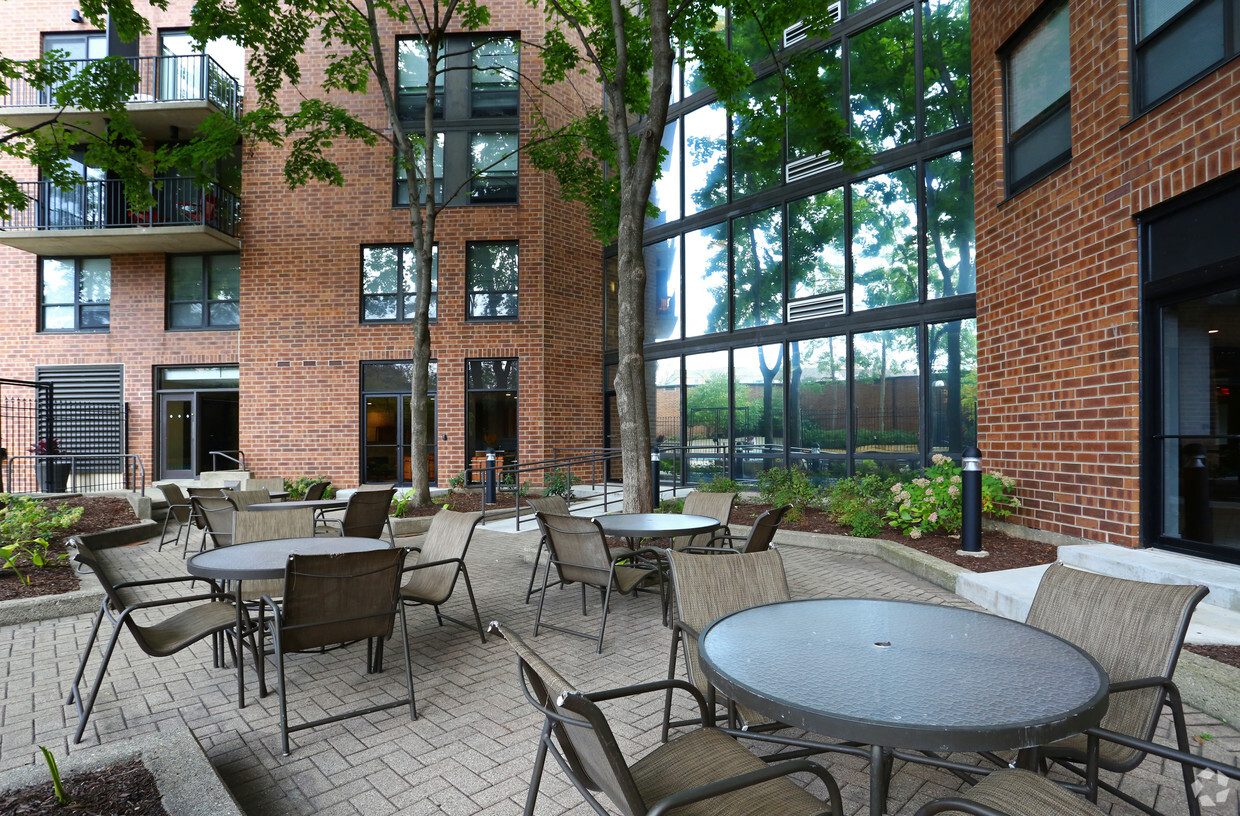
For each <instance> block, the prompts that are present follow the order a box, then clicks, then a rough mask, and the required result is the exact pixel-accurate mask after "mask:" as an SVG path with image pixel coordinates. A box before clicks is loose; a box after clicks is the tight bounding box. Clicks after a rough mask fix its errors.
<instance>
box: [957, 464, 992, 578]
mask: <svg viewBox="0 0 1240 816" xmlns="http://www.w3.org/2000/svg"><path fill="white" fill-rule="evenodd" d="M961 469H962V470H963V473H961V475H960V480H961V485H960V501H961V508H960V510H961V525H960V550H959V553H960V554H961V555H973V556H976V557H978V558H982V557H985V556H987V555H990V553H988V552H986V551H985V550H983V549H982V452H981V451H980V450H978V449H977V448H975V447H969V448H965V449H964V452H963V454H962V456H961Z"/></svg>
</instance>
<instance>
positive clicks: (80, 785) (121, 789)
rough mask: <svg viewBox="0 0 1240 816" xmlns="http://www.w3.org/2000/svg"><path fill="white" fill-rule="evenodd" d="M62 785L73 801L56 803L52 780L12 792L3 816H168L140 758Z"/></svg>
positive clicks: (1, 809) (0, 810)
mask: <svg viewBox="0 0 1240 816" xmlns="http://www.w3.org/2000/svg"><path fill="white" fill-rule="evenodd" d="M63 784H64V788H65V793H66V795H68V797H69V799H70V804H68V805H65V806H61V805H59V804H57V802H56V795H55V793H54V792H53V789H52V783H51V781H50V780H49V781H47V782H44V783H42V784H39V785H34V786H32V787H29V788H25V789H24V790H20V791H17V792H16V793H12V794H9V795H8V796H7V797H5V799H4V801H3V802H0V816H43V815H44V814H50V813H62V812H63V813H72V814H76V815H77V816H119V815H120V814H126V816H168V811H166V810H164V806H163V804H162V802H161V798H160V795H159V788H158V787H157V786H156V784H155V777H154V776H152V775H151V772H150V771H149V770H147V768H146V766H145V765H143V764H142V760H140V759H133V760H130V761H128V762H123V763H120V764H117V765H112V766H109V767H107V768H104V769H103V770H100V771H96V772H94V773H86V774H81V775H75V776H70V777H66V778H65V779H64V780H63Z"/></svg>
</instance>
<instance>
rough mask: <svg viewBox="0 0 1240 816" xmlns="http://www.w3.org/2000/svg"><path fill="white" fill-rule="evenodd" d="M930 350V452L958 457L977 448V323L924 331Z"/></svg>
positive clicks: (936, 326)
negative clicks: (959, 454) (968, 448)
mask: <svg viewBox="0 0 1240 816" xmlns="http://www.w3.org/2000/svg"><path fill="white" fill-rule="evenodd" d="M926 334H927V343H928V345H929V347H930V355H929V359H930V391H929V393H928V395H927V403H928V404H929V405H928V407H929V409H930V410H929V417H928V422H929V424H928V426H927V427H928V431H929V434H930V450H931V451H933V452H935V453H947V454H958V453H960V452H961V451H963V450H964V449H965V448H967V447H969V446H970V445H975V444H977V321H976V320H974V319H972V318H970V319H969V320H954V321H952V322H950V323H934V324H931V325H930V326H928V327H926Z"/></svg>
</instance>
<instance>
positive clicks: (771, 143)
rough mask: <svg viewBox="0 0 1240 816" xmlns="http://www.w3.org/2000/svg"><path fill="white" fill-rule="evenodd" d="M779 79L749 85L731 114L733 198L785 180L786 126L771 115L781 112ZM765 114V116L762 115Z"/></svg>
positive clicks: (759, 81)
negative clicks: (776, 111)
mask: <svg viewBox="0 0 1240 816" xmlns="http://www.w3.org/2000/svg"><path fill="white" fill-rule="evenodd" d="M780 97H781V94H780V89H779V84H778V77H775V76H770V77H767V78H766V79H760V80H758V81H757V82H755V83H753V84H752V85H750V86H749V89H748V91H746V92H745V94H744V96H743V97H742V98H741V99H740V100H739V103H738V105H737V107H736V109H735V110H733V111H732V197H733V198H740V197H741V196H747V195H752V194H753V193H758V192H761V191H762V190H767V189H770V188H771V187H774V186H775V185H777V184H779V183H780V181H782V180H783V173H782V170H783V152H784V151H783V131H784V123H783V121H782V120H781V119H779V118H778V117H772V116H770V112H771V111H772V110H779V107H780ZM763 114H765V115H763Z"/></svg>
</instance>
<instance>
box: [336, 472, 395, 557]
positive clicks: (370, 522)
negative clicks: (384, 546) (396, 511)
mask: <svg viewBox="0 0 1240 816" xmlns="http://www.w3.org/2000/svg"><path fill="white" fill-rule="evenodd" d="M395 495H396V488H394V487H385V488H383V489H381V490H362V489H360V488H359V489H358V490H357V491H355V492H354V493H353V495H352V496H350V497H349V504H348V506H346V507H345V509H344V518H340V519H322V521H324V522H325V523H328V524H338V525H339V530H340V532H339V535H345V536H358V537H360V538H380V539H381V538H383V531H384V529H385V528H386V529H387V533H388V541H390V542H391V544H392V546H393V547H395V546H396V534H395V533H393V532H392V519H391V516H389V515H388V510H390V509H391V507H392V497H393V496H395ZM329 529H330V527H329Z"/></svg>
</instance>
